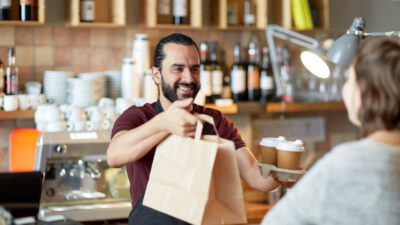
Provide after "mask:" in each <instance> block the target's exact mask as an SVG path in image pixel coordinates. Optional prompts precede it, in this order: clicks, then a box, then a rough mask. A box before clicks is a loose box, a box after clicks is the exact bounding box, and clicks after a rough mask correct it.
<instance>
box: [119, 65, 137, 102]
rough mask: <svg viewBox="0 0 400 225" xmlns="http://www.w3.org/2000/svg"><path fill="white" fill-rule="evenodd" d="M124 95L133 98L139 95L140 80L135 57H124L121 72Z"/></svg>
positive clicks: (126, 97)
mask: <svg viewBox="0 0 400 225" xmlns="http://www.w3.org/2000/svg"><path fill="white" fill-rule="evenodd" d="M121 92H122V97H123V98H125V99H130V100H132V99H133V98H138V97H139V82H138V75H137V69H136V63H135V60H134V59H133V58H124V63H123V64H122V72H121Z"/></svg>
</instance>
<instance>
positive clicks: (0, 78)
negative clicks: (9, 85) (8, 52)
mask: <svg viewBox="0 0 400 225" xmlns="http://www.w3.org/2000/svg"><path fill="white" fill-rule="evenodd" d="M5 81H6V77H5V74H4V64H3V61H1V59H0V95H1V93H4V90H5V89H4V88H5V85H4V84H5Z"/></svg>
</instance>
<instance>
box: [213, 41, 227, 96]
mask: <svg viewBox="0 0 400 225" xmlns="http://www.w3.org/2000/svg"><path fill="white" fill-rule="evenodd" d="M217 50H218V43H217V42H215V41H214V42H211V48H210V53H211V54H210V58H211V69H212V74H211V77H212V98H213V101H215V100H216V99H219V98H221V96H222V90H223V77H224V73H223V72H222V67H221V64H220V63H219V62H218V61H217Z"/></svg>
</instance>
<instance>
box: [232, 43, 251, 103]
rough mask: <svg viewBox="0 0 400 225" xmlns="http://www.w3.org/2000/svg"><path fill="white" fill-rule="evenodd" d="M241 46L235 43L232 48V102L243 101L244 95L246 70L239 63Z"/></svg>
mask: <svg viewBox="0 0 400 225" xmlns="http://www.w3.org/2000/svg"><path fill="white" fill-rule="evenodd" d="M240 48H241V46H240V44H236V45H235V47H234V50H233V54H234V57H235V61H234V64H233V65H232V70H231V90H232V98H233V101H234V102H238V101H245V100H246V99H247V98H246V97H247V96H246V70H245V68H244V66H243V64H242V63H241V60H240V58H241V49H240Z"/></svg>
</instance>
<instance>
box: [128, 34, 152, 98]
mask: <svg viewBox="0 0 400 225" xmlns="http://www.w3.org/2000/svg"><path fill="white" fill-rule="evenodd" d="M132 58H133V59H134V60H135V62H136V68H137V73H138V80H139V88H140V87H143V85H142V84H143V77H144V74H145V72H146V70H148V69H150V48H149V41H148V37H147V34H136V35H135V40H134V41H133V48H132ZM140 93H142V92H140Z"/></svg>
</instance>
